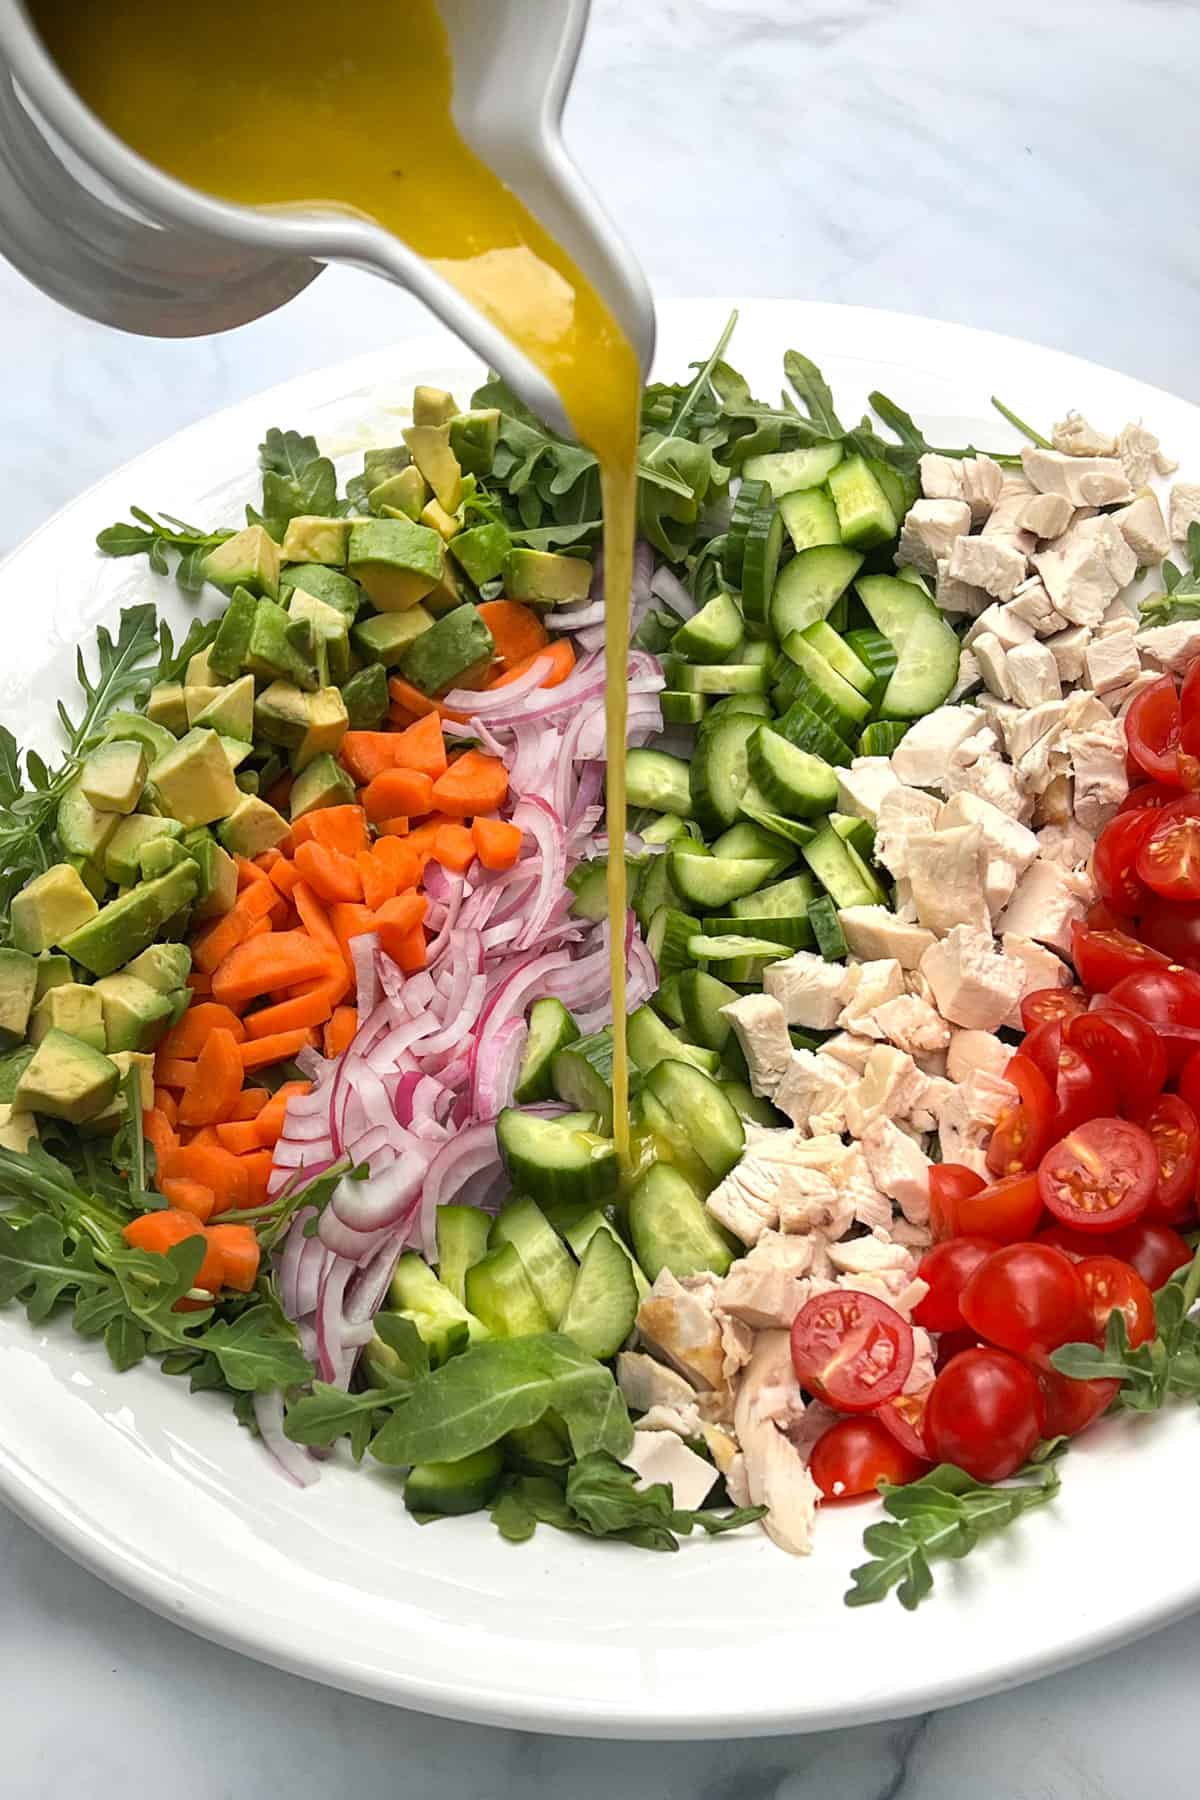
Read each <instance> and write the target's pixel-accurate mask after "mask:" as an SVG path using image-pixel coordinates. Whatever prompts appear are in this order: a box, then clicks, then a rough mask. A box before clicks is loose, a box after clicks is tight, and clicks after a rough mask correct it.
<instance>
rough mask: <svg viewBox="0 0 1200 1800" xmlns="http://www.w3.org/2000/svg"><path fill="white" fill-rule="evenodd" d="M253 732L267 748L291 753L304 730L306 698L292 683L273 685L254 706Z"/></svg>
mask: <svg viewBox="0 0 1200 1800" xmlns="http://www.w3.org/2000/svg"><path fill="white" fill-rule="evenodd" d="M254 730H255V733H256V735H257V736H258V737H261V738H265V739H266V740H267V742H268V743H269V744H282V746H283V748H284V749H285V750H294V749H295V748H296V747H297V745H299V744H302V743H303V742H304V734H305V732H306V731H307V730H308V695H307V694H305V693H303V692H301V690H300V689H299V688H298V687H297V686H296V684H295V682H294V681H273V682H272V683H271V685H270V687H268V688H264V689H263V691H262V693H261V694H260V695H259V696H258V699H257V700H256V701H255V702H254Z"/></svg>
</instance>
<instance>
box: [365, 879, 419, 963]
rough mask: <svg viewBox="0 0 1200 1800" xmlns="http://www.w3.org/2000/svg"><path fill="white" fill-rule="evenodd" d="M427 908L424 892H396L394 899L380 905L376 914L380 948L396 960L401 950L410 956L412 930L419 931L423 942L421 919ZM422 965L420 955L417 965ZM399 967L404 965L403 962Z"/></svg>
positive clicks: (398, 958) (398, 960) (398, 959)
mask: <svg viewBox="0 0 1200 1800" xmlns="http://www.w3.org/2000/svg"><path fill="white" fill-rule="evenodd" d="M427 908H428V901H427V900H426V899H425V896H424V894H397V896H396V898H395V899H394V900H389V901H387V903H386V904H385V905H383V906H381V907H380V909H379V911H378V913H377V914H376V930H377V931H378V932H379V944H380V948H381V949H383V950H385V951H386V952H387V954H388V955H389V956H390V957H392V958H393V959H394V960H395V961H396V962H400V953H401V951H403V952H404V954H405V956H408V957H411V954H412V948H411V943H410V939H411V938H412V935H413V933H414V932H421V942H422V944H424V941H425V938H424V932H423V930H422V921H423V920H424V917H425V913H426V910H427ZM424 966H425V960H424V957H422V959H421V962H420V963H419V964H418V967H420V968H424ZM401 967H402V968H403V967H404V964H403V963H401Z"/></svg>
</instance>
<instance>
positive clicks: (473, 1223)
mask: <svg viewBox="0 0 1200 1800" xmlns="http://www.w3.org/2000/svg"><path fill="white" fill-rule="evenodd" d="M491 1225H492V1220H491V1217H490V1215H489V1214H488V1213H485V1212H484V1211H483V1209H482V1207H479V1206H439V1207H438V1209H437V1218H436V1220H435V1229H436V1231H437V1263H438V1280H439V1281H440V1282H441V1283H442V1286H443V1287H447V1288H449V1290H450V1292H451V1293H452V1294H453V1295H454V1298H455V1299H456V1300H457V1301H458V1303H459V1305H460V1306H465V1305H466V1303H467V1291H466V1279H467V1270H468V1269H470V1268H473V1267H474V1265H475V1264H476V1263H477V1262H479V1261H480V1260H481V1259H482V1257H484V1256H485V1255H486V1254H487V1243H488V1233H489V1231H490V1230H491Z"/></svg>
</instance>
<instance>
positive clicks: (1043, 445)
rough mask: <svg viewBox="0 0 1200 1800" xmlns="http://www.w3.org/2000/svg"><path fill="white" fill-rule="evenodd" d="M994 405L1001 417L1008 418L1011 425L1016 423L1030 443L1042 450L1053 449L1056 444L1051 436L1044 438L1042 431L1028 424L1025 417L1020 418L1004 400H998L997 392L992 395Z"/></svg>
mask: <svg viewBox="0 0 1200 1800" xmlns="http://www.w3.org/2000/svg"><path fill="white" fill-rule="evenodd" d="M992 405H993V406H994V407H995V409H996V411H997V412H998V413H999V414H1000V416H1001V418H1003V419H1007V420H1008V422H1009V424H1010V425H1014V426H1015V427H1016V429H1017V430H1018V431H1019V432H1020V433H1021V436H1022V437H1027V438H1028V439H1029V441H1030V443H1032V444H1036V445H1037V446H1038V448H1039V449H1040V450H1053V448H1054V445H1053V444H1052V443H1051V442H1050V440H1049V438H1044V437H1043V436H1042V434H1041V432H1040V431H1035V430H1034V429H1033V426H1032V425H1027V424H1026V423H1025V421H1024V419H1019V418H1018V417H1017V415H1016V413H1015V412H1013V411H1012V409H1011V408H1010V407H1007V406H1005V404H1004V402H1003V400H997V398H996V396H995V394H993V395H992Z"/></svg>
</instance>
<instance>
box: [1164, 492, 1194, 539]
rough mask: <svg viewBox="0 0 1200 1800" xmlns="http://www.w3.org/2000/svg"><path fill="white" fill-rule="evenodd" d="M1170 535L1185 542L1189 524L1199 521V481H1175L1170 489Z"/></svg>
mask: <svg viewBox="0 0 1200 1800" xmlns="http://www.w3.org/2000/svg"><path fill="white" fill-rule="evenodd" d="M1170 512H1171V536H1172V538H1173V539H1174V540H1175V542H1176V543H1177V544H1182V543H1186V541H1187V534H1188V529H1189V527H1190V526H1192V525H1195V524H1196V523H1197V522H1200V483H1197V482H1194V481H1177V482H1176V483H1175V486H1174V487H1173V488H1172V489H1171V503H1170Z"/></svg>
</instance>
